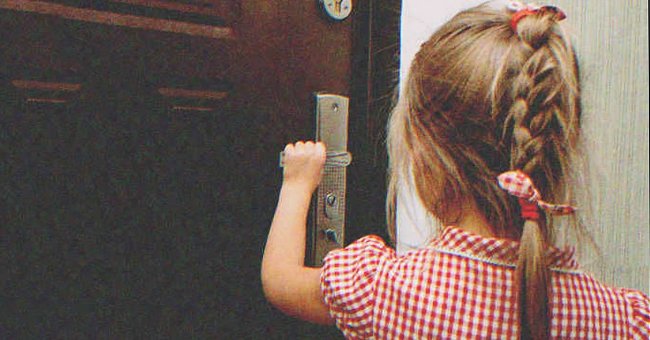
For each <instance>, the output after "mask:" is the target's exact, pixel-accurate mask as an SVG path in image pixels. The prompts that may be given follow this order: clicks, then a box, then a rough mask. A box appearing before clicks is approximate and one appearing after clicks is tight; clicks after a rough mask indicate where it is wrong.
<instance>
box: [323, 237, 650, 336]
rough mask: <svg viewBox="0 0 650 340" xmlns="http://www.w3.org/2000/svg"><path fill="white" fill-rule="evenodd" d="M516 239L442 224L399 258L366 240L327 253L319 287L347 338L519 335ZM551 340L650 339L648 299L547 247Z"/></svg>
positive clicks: (380, 244)
mask: <svg viewBox="0 0 650 340" xmlns="http://www.w3.org/2000/svg"><path fill="white" fill-rule="evenodd" d="M517 252H518V243H517V242H514V241H510V240H504V239H495V238H485V237H482V236H479V235H475V234H471V233H468V232H465V231H463V230H461V229H458V228H453V227H448V228H446V229H445V230H444V232H443V233H442V234H441V235H440V237H439V238H437V239H436V240H434V241H433V242H431V244H429V245H428V247H427V248H424V249H419V250H415V251H411V252H409V253H407V254H405V255H404V256H401V257H397V256H396V254H395V251H394V250H393V249H392V248H389V247H388V246H386V245H385V243H384V242H383V241H382V240H381V239H380V238H379V237H377V236H366V237H364V238H361V239H359V240H358V241H356V242H354V243H353V244H351V245H350V246H348V247H346V248H345V249H339V250H335V251H332V252H330V253H329V254H328V255H327V257H326V258H325V264H324V267H323V271H322V275H321V290H322V292H323V296H324V299H325V303H326V304H327V305H328V306H329V309H330V314H331V316H332V317H333V318H334V319H335V320H336V324H337V327H338V328H339V329H340V330H341V331H342V332H343V333H344V335H345V336H346V337H347V338H349V339H486V338H487V339H517V337H518V333H519V328H518V325H517V321H516V311H517V301H516V299H515V296H514V291H515V289H514V273H515V266H514V263H516V259H517ZM549 258H550V260H551V268H552V277H553V280H552V282H553V283H552V289H553V295H552V301H551V310H552V321H551V335H552V337H553V338H554V339H644V340H645V339H649V338H650V335H649V334H650V331H649V328H650V302H649V299H648V297H647V296H645V295H643V294H642V293H640V292H638V291H634V290H627V289H620V288H612V287H608V286H605V285H603V284H601V283H599V282H598V281H596V280H595V279H593V278H592V277H590V276H589V275H587V274H585V273H583V272H581V271H580V269H579V267H578V263H577V262H576V260H575V259H574V251H573V250H570V249H566V250H559V249H552V250H551V251H549Z"/></svg>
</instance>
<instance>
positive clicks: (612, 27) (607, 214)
mask: <svg viewBox="0 0 650 340" xmlns="http://www.w3.org/2000/svg"><path fill="white" fill-rule="evenodd" d="M482 2H484V1H482V0H480V1H473V0H460V1H453V2H451V1H435V0H434V1H432V0H403V4H402V33H401V39H402V46H401V59H402V65H401V67H400V72H401V79H404V75H405V74H406V71H407V70H408V65H409V64H410V61H411V60H412V58H413V56H414V55H415V53H416V52H417V50H418V49H419V47H420V44H422V43H423V42H424V41H425V40H426V39H427V38H428V37H429V36H430V35H431V34H432V33H433V32H434V30H435V29H436V28H437V27H439V26H440V25H441V24H442V23H444V22H445V21H446V20H448V19H449V18H451V16H453V15H454V14H455V13H457V12H458V11H459V10H461V9H462V8H467V7H471V6H474V5H477V4H480V3H482ZM554 4H555V5H558V6H559V7H560V8H562V9H563V10H564V11H565V12H566V13H567V15H568V19H567V20H566V21H565V25H566V26H567V27H568V28H569V30H570V32H572V34H573V35H574V40H575V42H576V49H577V52H578V55H579V58H580V62H581V69H582V78H583V104H584V113H583V122H584V133H585V135H586V136H587V152H588V155H589V158H590V163H589V165H590V172H591V177H590V178H591V179H590V185H589V186H590V190H591V196H590V200H589V202H579V204H580V205H581V206H583V207H587V206H588V205H589V204H591V206H592V207H593V208H592V209H593V214H592V216H593V218H592V219H593V223H592V224H591V225H589V226H587V227H588V228H589V231H590V232H591V233H592V235H593V236H594V238H595V241H596V243H597V244H598V246H599V247H600V250H601V252H602V254H603V257H598V256H597V255H596V251H595V250H590V251H588V252H587V253H586V254H583V256H582V257H581V259H580V260H581V262H582V263H583V264H584V265H585V269H586V270H587V271H590V272H593V274H594V275H595V276H596V277H597V278H599V279H601V280H603V281H605V282H607V283H609V284H613V285H618V286H625V287H630V288H635V289H639V290H642V291H644V292H645V293H646V294H648V293H650V268H649V264H650V222H649V217H648V210H649V206H650V203H649V200H648V196H649V195H648V193H649V188H648V179H649V177H650V175H649V171H648V164H649V163H650V160H649V156H648V153H649V152H648V141H649V137H648V125H649V122H648V114H649V112H648V111H649V110H648V101H649V96H648V2H647V1H640V0H628V1H625V2H622V1H615V0H591V1H572V0H556V1H554ZM409 196H412V195H411V194H409V193H402V194H401V196H400V197H402V200H401V201H402V204H400V205H398V247H400V248H401V250H402V251H403V250H405V249H408V248H409V247H413V246H417V245H418V244H417V243H418V240H419V239H422V237H423V235H424V237H425V238H426V237H428V236H430V235H431V233H428V232H427V230H426V229H427V228H428V226H425V228H422V226H423V225H425V224H426V223H427V219H426V216H425V215H426V214H425V213H424V210H423V209H422V208H421V207H416V208H413V207H412V206H413V205H414V202H416V201H417V200H415V199H413V198H412V197H409ZM405 201H406V204H404V202H405ZM405 206H409V207H411V208H410V209H405ZM585 210H589V209H585Z"/></svg>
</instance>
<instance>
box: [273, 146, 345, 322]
mask: <svg viewBox="0 0 650 340" xmlns="http://www.w3.org/2000/svg"><path fill="white" fill-rule="evenodd" d="M283 160H284V181H283V183H282V189H281V190H280V198H279V200H278V206H277V208H276V210H275V216H274V217H273V222H272V223H271V230H270V232H269V237H268V240H267V242H266V248H265V249H264V257H263V259H262V286H263V288H264V294H265V295H266V298H267V300H269V302H271V303H272V304H273V305H274V306H276V307H277V308H278V309H280V310H281V311H283V312H284V313H286V314H288V315H291V316H295V317H298V318H301V319H303V320H307V321H311V322H317V323H322V324H331V323H333V320H332V319H331V318H330V316H329V311H328V308H327V306H326V305H325V303H324V302H323V297H322V295H321V291H320V272H321V270H320V269H319V268H310V267H305V266H304V258H305V233H306V226H307V213H308V211H309V203H310V201H311V195H312V193H313V192H314V190H315V189H316V187H318V184H319V183H320V180H321V177H322V170H323V166H324V164H325V146H324V145H323V144H322V143H312V142H306V143H303V142H297V143H296V145H295V146H294V145H292V144H289V145H287V146H286V147H285V149H284V156H283Z"/></svg>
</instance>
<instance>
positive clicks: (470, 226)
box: [456, 204, 516, 240]
mask: <svg viewBox="0 0 650 340" xmlns="http://www.w3.org/2000/svg"><path fill="white" fill-rule="evenodd" d="M456 226H457V227H458V228H460V229H463V230H465V231H467V232H470V233H472V234H476V235H481V236H483V237H491V238H495V237H501V236H499V235H498V234H497V233H496V230H497V229H496V228H494V226H492V225H491V224H490V222H488V220H487V218H485V216H484V215H483V213H482V212H481V211H480V210H479V209H478V208H476V206H475V205H474V204H467V205H466V206H465V207H464V208H463V216H462V217H461V219H460V220H459V221H458V222H457V223H456ZM503 237H505V238H508V239H513V240H515V239H516V236H515V235H509V234H508V235H503Z"/></svg>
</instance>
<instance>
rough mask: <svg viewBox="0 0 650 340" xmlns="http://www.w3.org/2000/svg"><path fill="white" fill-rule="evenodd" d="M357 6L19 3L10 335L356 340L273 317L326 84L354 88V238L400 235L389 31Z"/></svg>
mask: <svg viewBox="0 0 650 340" xmlns="http://www.w3.org/2000/svg"><path fill="white" fill-rule="evenodd" d="M355 5H357V6H358V8H356V9H355V12H354V14H353V16H352V17H351V18H348V19H347V20H345V21H343V22H334V21H331V20H328V19H326V18H325V17H324V16H323V15H321V14H320V12H319V10H318V7H317V1H263V0H240V1H235V0H232V1H228V0H223V1H215V0H197V1H171V0H159V1H138V0H115V1H71V0H70V1H69V0H61V1H44V2H42V1H2V2H0V44H1V51H0V53H1V54H0V76H1V81H2V83H1V84H0V85H1V86H0V89H1V91H2V97H1V98H0V99H1V101H2V102H1V103H0V142H1V146H0V152H1V154H0V156H1V158H2V160H1V162H2V163H0V164H2V166H1V167H0V171H1V172H2V174H1V177H0V178H1V181H2V182H0V185H1V186H2V190H1V196H0V199H1V203H2V207H1V208H2V216H3V217H2V242H3V247H2V252H3V254H2V257H1V260H2V263H1V265H2V269H3V274H2V280H1V284H2V286H0V289H1V293H0V294H1V296H2V297H3V298H2V303H1V304H2V307H1V309H2V314H1V315H2V320H3V322H2V326H1V327H0V337H3V338H18V337H20V338H22V337H32V338H33V337H36V338H40V337H63V338H136V337H137V338H169V337H172V338H176V337H178V338H189V337H197V338H206V337H208V338H301V337H307V338H328V337H333V338H335V337H337V336H338V332H337V331H336V330H334V329H333V328H329V327H319V326H313V325H309V324H306V323H303V322H299V321H296V320H292V319H290V318H287V317H285V316H283V315H282V314H280V313H279V312H277V311H275V310H274V309H273V308H272V307H271V306H269V305H268V304H267V303H266V301H265V300H264V297H263V294H262V292H261V286H260V280H259V269H260V266H259V264H260V261H261V255H262V249H263V246H264V242H265V239H266V233H267V232H268V227H269V223H270V219H271V217H272V214H273V209H274V207H275V200H276V198H277V192H278V189H279V185H280V180H281V172H280V170H279V169H278V167H277V155H278V151H280V150H281V148H282V147H283V145H284V144H285V143H286V142H290V141H294V140H297V139H309V138H311V137H312V136H313V133H314V131H313V130H314V115H313V112H312V107H311V102H310V100H311V93H312V92H314V91H329V92H333V93H338V94H343V95H347V96H350V97H352V112H351V133H352V134H353V135H352V136H351V137H350V140H351V141H350V144H351V145H350V149H351V151H352V152H353V153H356V154H355V162H356V163H357V164H358V165H357V168H354V167H352V168H351V169H350V171H351V174H350V175H349V180H350V181H356V183H357V184H358V185H357V186H355V189H353V190H352V191H351V193H350V194H349V198H348V200H349V205H350V207H351V210H352V211H351V213H353V212H354V211H355V209H356V211H357V212H358V213H357V215H356V216H355V217H354V218H352V219H349V220H350V221H351V223H349V224H352V223H355V222H356V223H357V224H363V225H365V227H359V228H356V229H352V228H353V227H350V228H349V229H348V234H349V235H351V237H352V238H353V237H355V236H358V235H360V234H362V233H365V232H368V231H381V229H382V224H381V222H382V221H381V220H382V217H383V212H382V211H383V206H382V203H381V202H382V198H381V195H382V194H383V193H382V192H381V188H382V187H383V169H384V165H383V160H384V159H383V156H381V155H382V154H381V152H380V153H379V154H378V153H377V152H375V151H376V150H380V149H381V148H382V146H381V136H378V135H377V134H376V132H377V131H381V130H383V128H378V127H379V126H381V125H382V124H383V123H382V122H383V120H384V119H385V115H384V114H378V115H376V116H373V115H371V114H370V113H369V111H370V109H371V108H372V107H373V106H377V105H378V103H382V101H381V100H373V98H374V97H381V96H380V95H376V94H374V92H372V91H371V90H372V89H371V87H372V86H369V84H370V85H373V79H374V78H372V77H369V73H368V72H369V70H371V69H372V67H371V66H372V64H371V62H370V60H371V58H370V57H371V56H372V54H373V53H369V52H368V51H369V48H371V47H370V45H371V44H370V43H369V42H370V41H371V38H372V36H373V34H377V32H379V31H378V30H377V29H372V25H371V23H372V15H371V5H370V3H365V4H356V3H355ZM385 13H387V14H385V15H387V16H388V17H390V18H392V19H393V20H394V19H395V18H397V17H398V15H399V4H397V5H395V4H393V5H391V7H389V8H387V11H385ZM387 27H390V29H391V30H392V31H391V32H393V34H396V32H397V30H396V26H395V25H394V21H393V25H388V26H387ZM383 30H386V28H384V29H383ZM392 40H395V41H396V38H395V39H392ZM389 51H392V52H394V49H392V50H391V49H389ZM383 53H384V55H385V52H383ZM377 55H378V56H379V57H381V55H382V52H379V53H378V54H377ZM386 66H387V67H390V66H388V65H386ZM355 70H356V71H355ZM387 78H388V77H386V76H381V77H379V79H380V81H382V84H386V85H384V86H390V85H389V84H390V82H389V81H386V79H387ZM382 79H383V80H382ZM374 81H375V82H376V81H377V80H376V79H375V80H374ZM375 85H376V84H375ZM382 98H383V97H382ZM354 110H356V111H357V112H358V114H357V115H356V116H355V112H354ZM378 155H379V156H378ZM355 195H356V196H355ZM370 196H371V197H372V198H369V197H370ZM361 212H363V213H361ZM371 224H372V226H370V225H371Z"/></svg>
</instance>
